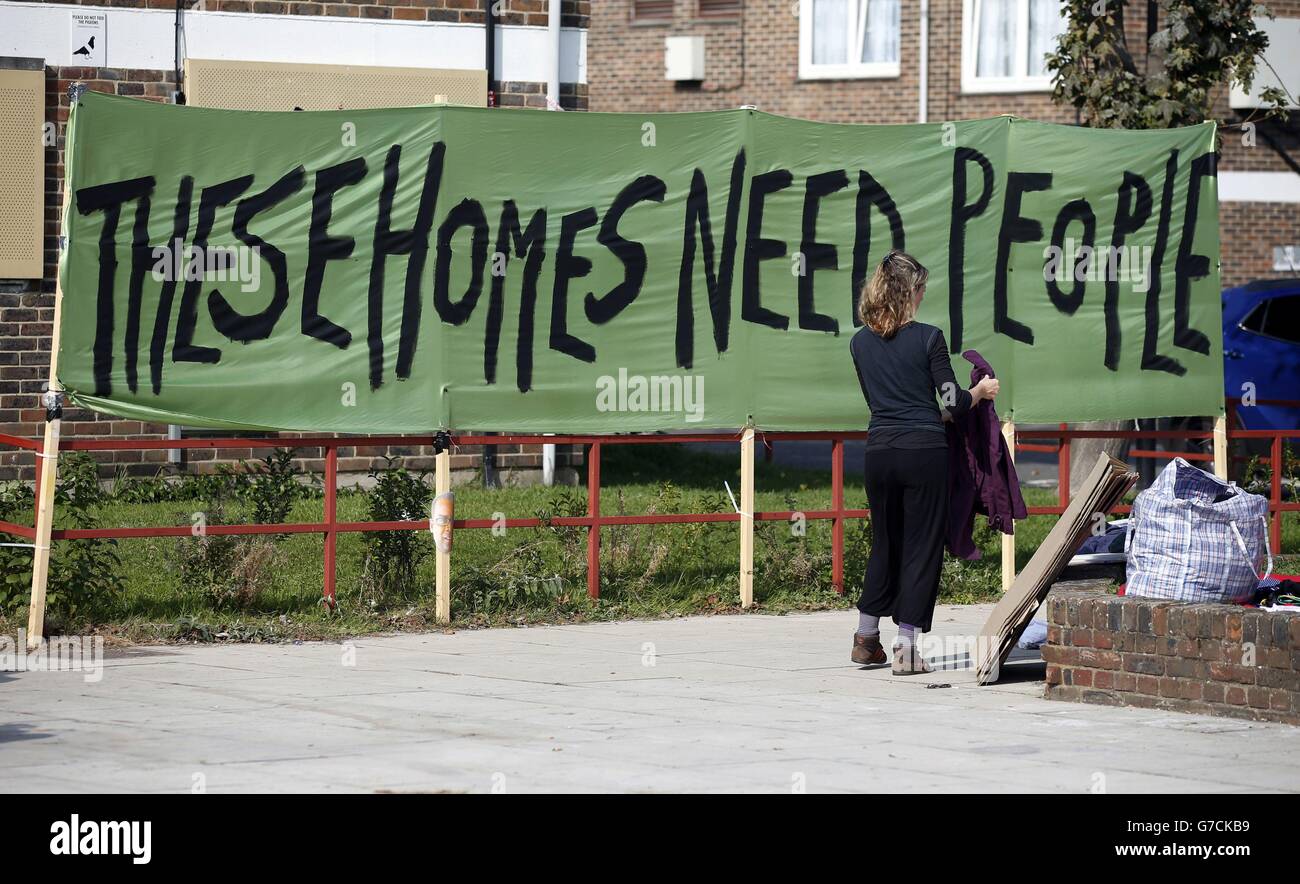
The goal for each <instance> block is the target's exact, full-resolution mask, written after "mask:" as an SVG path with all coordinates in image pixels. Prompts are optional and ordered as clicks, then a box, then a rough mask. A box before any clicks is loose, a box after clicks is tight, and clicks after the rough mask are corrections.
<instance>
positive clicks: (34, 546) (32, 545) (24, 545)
mask: <svg viewBox="0 0 1300 884" xmlns="http://www.w3.org/2000/svg"><path fill="white" fill-rule="evenodd" d="M0 546H13V547H21V548H22V549H49V547H48V546H39V545H37V544H35V543H0Z"/></svg>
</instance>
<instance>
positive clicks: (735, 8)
mask: <svg viewBox="0 0 1300 884" xmlns="http://www.w3.org/2000/svg"><path fill="white" fill-rule="evenodd" d="M738 15H740V0H700V18H735V17H736V16H738Z"/></svg>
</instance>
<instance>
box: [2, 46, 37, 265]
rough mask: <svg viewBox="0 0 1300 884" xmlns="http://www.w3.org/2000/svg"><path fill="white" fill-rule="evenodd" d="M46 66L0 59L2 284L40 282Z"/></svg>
mask: <svg viewBox="0 0 1300 884" xmlns="http://www.w3.org/2000/svg"><path fill="white" fill-rule="evenodd" d="M44 125H45V62H44V61H43V60H42V59H18V58H2V59H0V279H40V278H41V277H42V276H43V275H44V272H43V271H44V267H43V265H44V243H45V218H44V214H45V149H44V145H43V140H44V135H45V133H44Z"/></svg>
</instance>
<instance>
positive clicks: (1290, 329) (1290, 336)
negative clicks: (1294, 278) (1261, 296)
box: [1241, 295, 1300, 344]
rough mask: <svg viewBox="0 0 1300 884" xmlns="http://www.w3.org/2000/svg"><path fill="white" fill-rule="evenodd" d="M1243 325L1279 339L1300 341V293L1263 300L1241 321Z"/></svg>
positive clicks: (1247, 329) (1257, 332)
mask: <svg viewBox="0 0 1300 884" xmlns="http://www.w3.org/2000/svg"><path fill="white" fill-rule="evenodd" d="M1241 327H1242V328H1244V329H1245V330H1246V331H1252V332H1255V333H1256V334H1261V335H1264V336H1265V337H1269V338H1277V339H1278V340H1279V341H1288V342H1290V343H1293V344H1296V343H1300V295H1285V296H1283V297H1281V298H1272V299H1270V300H1267V301H1261V302H1260V303H1259V304H1257V305H1256V306H1255V309H1254V310H1252V311H1250V314H1249V315H1248V316H1247V317H1246V318H1245V319H1243V320H1242V321H1241Z"/></svg>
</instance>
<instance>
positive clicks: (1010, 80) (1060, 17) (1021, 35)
mask: <svg viewBox="0 0 1300 884" xmlns="http://www.w3.org/2000/svg"><path fill="white" fill-rule="evenodd" d="M1064 30H1065V16H1064V14H1063V12H1062V10H1061V3H1060V0H962V41H961V53H962V68H961V86H962V91H963V92H1046V91H1047V90H1049V89H1051V88H1052V80H1051V76H1050V74H1048V72H1047V64H1046V59H1045V56H1046V55H1047V53H1049V52H1051V51H1052V50H1053V49H1054V48H1055V47H1056V38H1057V37H1058V36H1060V34H1061V32H1062V31H1064Z"/></svg>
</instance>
